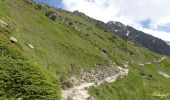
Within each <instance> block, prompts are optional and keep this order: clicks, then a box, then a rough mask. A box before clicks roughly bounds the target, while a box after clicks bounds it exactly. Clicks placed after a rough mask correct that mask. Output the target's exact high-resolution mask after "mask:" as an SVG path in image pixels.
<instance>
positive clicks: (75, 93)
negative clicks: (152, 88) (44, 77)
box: [62, 67, 129, 100]
mask: <svg viewBox="0 0 170 100" xmlns="http://www.w3.org/2000/svg"><path fill="white" fill-rule="evenodd" d="M118 69H119V73H116V74H115V75H114V76H110V77H107V78H105V79H104V80H102V81H100V82H98V83H82V84H81V85H79V86H74V87H73V88H70V89H68V90H62V100H67V99H68V98H69V97H71V98H72V99H73V100H86V99H88V98H89V97H90V95H89V94H88V91H87V90H86V89H87V88H89V87H91V86H99V85H101V84H102V83H104V82H114V81H115V80H116V78H118V77H119V76H124V75H127V74H128V71H129V70H128V69H125V68H121V67H118Z"/></svg>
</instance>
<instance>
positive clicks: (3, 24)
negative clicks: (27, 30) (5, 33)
mask: <svg viewBox="0 0 170 100" xmlns="http://www.w3.org/2000/svg"><path fill="white" fill-rule="evenodd" d="M0 25H1V26H2V27H9V24H7V23H6V22H4V21H2V20H0Z"/></svg>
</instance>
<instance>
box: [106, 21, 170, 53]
mask: <svg viewBox="0 0 170 100" xmlns="http://www.w3.org/2000/svg"><path fill="white" fill-rule="evenodd" d="M107 25H108V27H109V28H110V30H111V31H112V32H113V33H116V34H117V35H119V36H120V37H122V38H124V39H127V40H130V41H133V42H135V43H138V44H141V45H142V46H144V47H145V48H148V49H149V50H151V51H153V52H155V53H159V54H162V55H170V46H169V45H168V44H167V43H166V42H165V41H163V40H161V39H159V38H156V37H154V36H152V35H149V34H146V33H144V32H142V31H139V30H136V29H135V28H133V27H131V26H128V25H127V26H126V25H124V24H122V23H120V22H114V21H110V22H108V23H107Z"/></svg>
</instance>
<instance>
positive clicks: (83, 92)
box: [62, 56, 169, 100]
mask: <svg viewBox="0 0 170 100" xmlns="http://www.w3.org/2000/svg"><path fill="white" fill-rule="evenodd" d="M166 58H167V57H166V56H163V57H161V59H159V60H155V61H153V62H147V63H143V64H139V65H141V66H144V65H147V64H152V63H155V62H161V61H163V60H165V59H166ZM127 68H128V64H126V68H121V67H119V66H117V67H116V68H114V69H104V70H105V73H110V74H109V75H107V76H105V77H104V78H103V79H99V80H97V81H95V80H94V79H92V80H86V81H81V82H82V83H81V84H79V85H75V86H74V87H72V88H70V89H67V90H62V100H67V99H68V98H72V99H73V100H87V99H88V98H89V97H90V95H89V94H88V91H87V88H89V87H91V86H99V85H101V84H102V83H104V82H114V81H115V80H116V79H117V78H118V77H121V76H125V75H128V72H129V70H128V69H127ZM107 71H108V72H107ZM99 73H102V71H99ZM99 73H97V74H96V75H97V76H100V75H101V74H99ZM105 73H104V74H105ZM112 73H113V74H112ZM86 74H89V73H86ZM86 74H84V75H85V76H84V77H85V78H87V79H89V78H90V77H89V76H88V75H86ZM161 74H162V73H161ZM92 76H93V77H94V75H93V74H92ZM101 76H103V75H101ZM101 76H100V77H101ZM164 76H166V77H167V75H165V74H164ZM168 77H169V76H168ZM94 78H95V79H96V77H94ZM93 80H94V81H93ZM90 81H91V82H90Z"/></svg>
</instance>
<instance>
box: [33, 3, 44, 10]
mask: <svg viewBox="0 0 170 100" xmlns="http://www.w3.org/2000/svg"><path fill="white" fill-rule="evenodd" d="M35 8H36V9H37V10H42V9H43V7H42V5H40V4H37V5H36V7H35Z"/></svg>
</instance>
